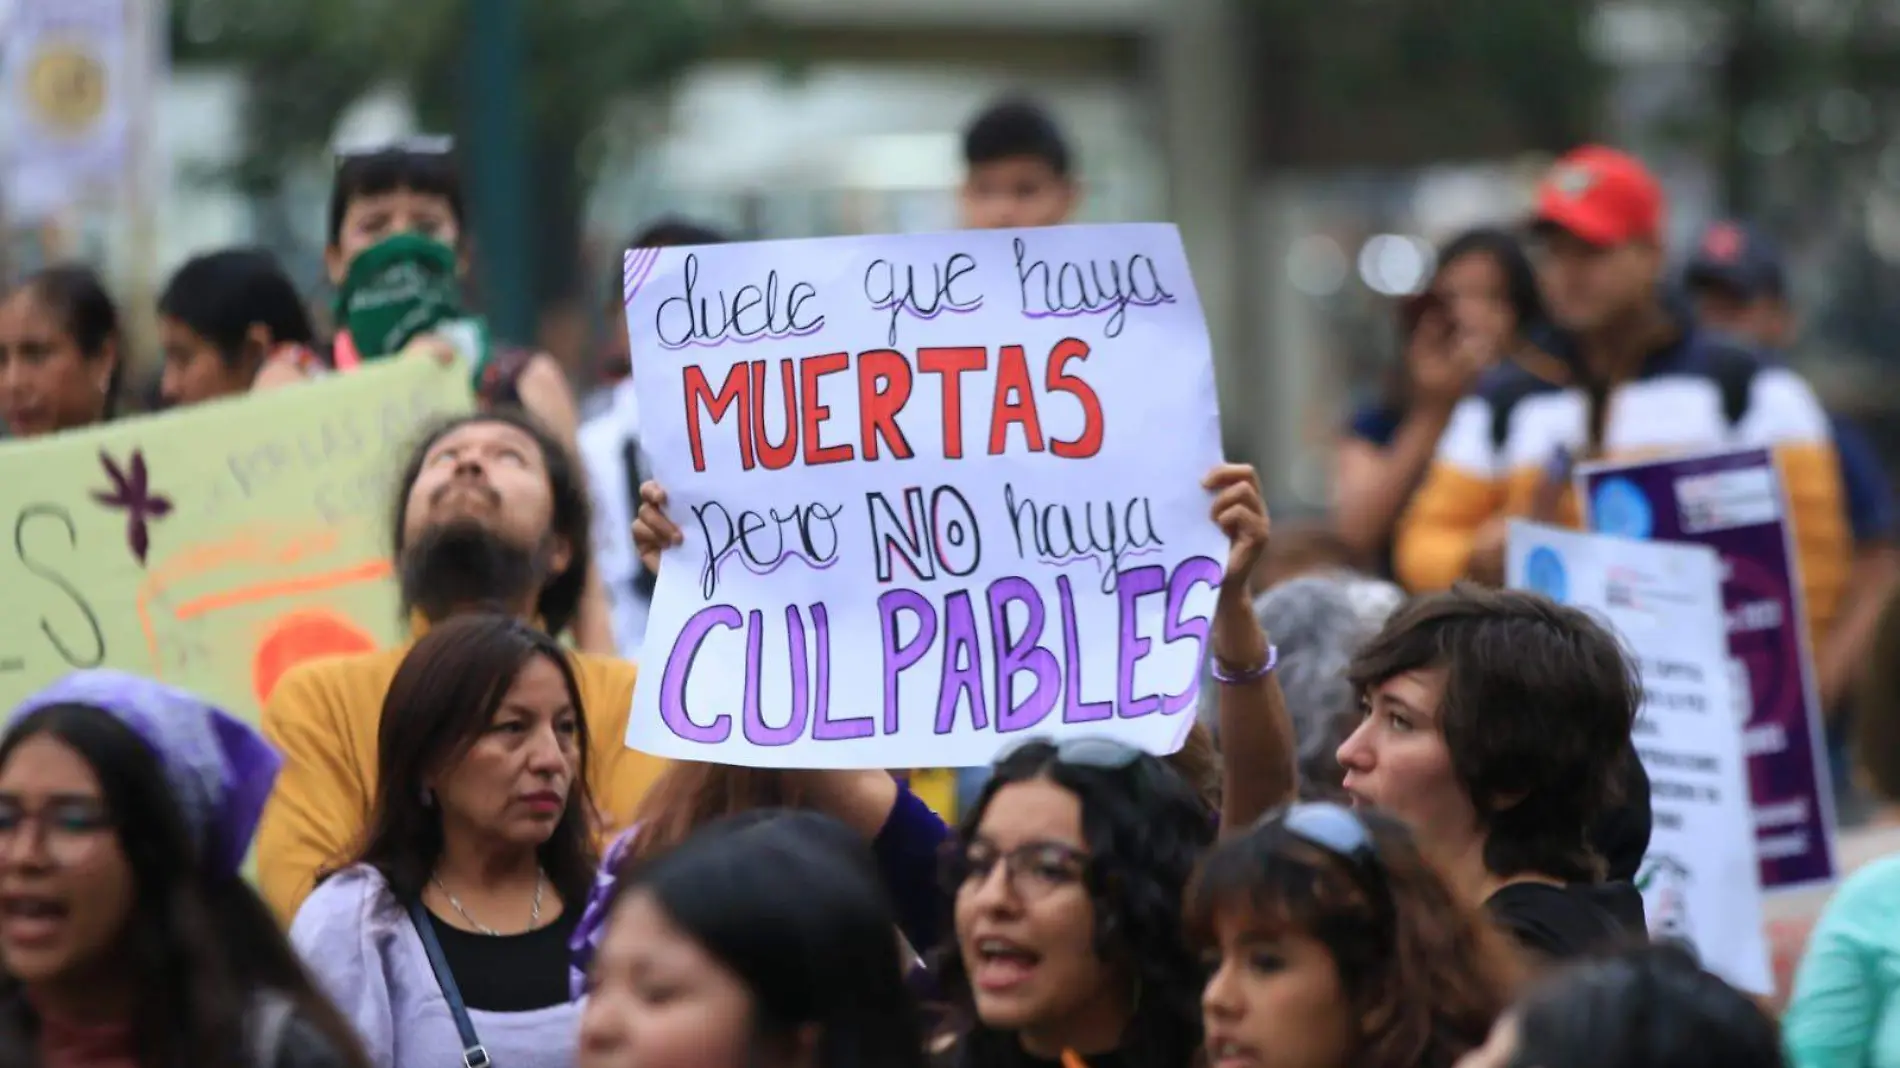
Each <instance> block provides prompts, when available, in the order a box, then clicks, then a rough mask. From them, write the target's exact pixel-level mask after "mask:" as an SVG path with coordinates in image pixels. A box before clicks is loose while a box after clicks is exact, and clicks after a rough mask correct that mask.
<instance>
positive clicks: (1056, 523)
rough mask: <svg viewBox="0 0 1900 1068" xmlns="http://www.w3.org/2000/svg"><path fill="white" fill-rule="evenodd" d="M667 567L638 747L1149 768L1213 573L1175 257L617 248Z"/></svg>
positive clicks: (1218, 545)
mask: <svg viewBox="0 0 1900 1068" xmlns="http://www.w3.org/2000/svg"><path fill="white" fill-rule="evenodd" d="M623 281H624V291H625V295H626V303H627V323H628V329H629V331H630V334H629V337H630V339H631V341H632V345H633V352H634V387H635V390H636V392H637V394H638V397H639V406H640V430H641V444H642V446H643V448H644V449H645V450H646V452H647V454H648V455H649V457H650V458H651V461H652V465H653V471H654V477H655V479H657V480H658V481H659V482H660V483H661V484H662V485H664V486H665V487H666V491H667V498H668V499H667V508H668V511H669V514H670V515H671V517H672V518H673V520H674V521H675V522H676V523H677V524H678V525H679V527H680V530H681V532H682V535H683V538H684V542H683V543H682V544H680V545H679V546H677V547H675V548H672V549H670V550H668V551H667V553H666V554H665V556H664V557H663V563H662V566H661V568H660V572H659V577H658V582H657V585H656V589H655V592H654V597H653V607H652V612H651V615H650V616H649V617H648V622H647V631H646V638H645V641H644V643H643V652H644V656H643V663H642V664H641V671H640V681H639V685H638V687H637V688H636V690H635V693H634V707H633V714H632V718H631V720H630V724H629V728H628V734H627V743H628V744H629V745H631V746H633V747H634V748H636V749H641V750H644V751H646V752H649V753H655V754H658V755H661V756H666V757H673V758H679V759H687V760H701V761H714V762H718V763H724V764H740V765H747V766H751V767H780V768H798V767H804V768H814V767H815V768H853V767H857V768H903V767H958V766H966V765H976V764H983V763H987V762H988V761H989V760H991V759H992V758H993V757H995V756H996V754H997V753H998V751H999V750H1001V749H1003V748H1005V747H1007V746H1009V745H1011V744H1013V743H1016V742H1018V741H1021V740H1024V739H1027V738H1033V737H1038V736H1057V737H1061V736H1077V735H1105V736H1108V737H1112V738H1115V739H1118V740H1120V741H1122V742H1124V743H1127V744H1129V745H1133V746H1139V747H1140V748H1143V749H1146V750H1149V751H1151V752H1156V753H1167V752H1172V751H1174V750H1175V749H1177V748H1179V746H1180V744H1181V741H1182V739H1183V737H1184V736H1185V734H1186V731H1187V728H1188V727H1189V726H1190V725H1191V724H1192V722H1193V720H1194V709H1195V704H1196V701H1195V696H1196V692H1197V690H1198V689H1199V686H1200V678H1201V674H1200V673H1201V664H1202V662H1203V660H1204V657H1205V646H1206V641H1207V635H1208V627H1209V621H1210V619H1211V618H1212V615H1213V610H1214V603H1215V599H1216V596H1217V592H1218V587H1219V584H1220V580H1221V575H1222V573H1223V568H1224V566H1225V562H1226V559H1227V544H1226V539H1225V538H1224V537H1223V536H1222V535H1221V533H1220V530H1219V528H1218V527H1216V526H1215V524H1214V522H1213V520H1212V518H1211V516H1210V515H1209V505H1210V503H1211V499H1210V497H1209V496H1208V492H1207V490H1206V489H1204V488H1203V486H1202V479H1203V478H1205V477H1206V475H1207V473H1208V471H1209V470H1211V469H1212V468H1213V467H1214V466H1215V465H1216V464H1218V463H1219V462H1220V459H1221V451H1220V435H1219V427H1218V425H1217V422H1218V415H1217V411H1216V408H1215V401H1214V374H1213V362H1212V357H1211V355H1210V352H1209V348H1208V341H1207V330H1206V325H1205V323H1204V322H1203V321H1202V318H1201V310H1200V303H1199V301H1198V300H1196V298H1195V294H1194V285H1193V280H1192V279H1191V278H1190V277H1189V275H1188V264H1187V257H1186V255H1185V254H1184V252H1183V251H1182V248H1181V240H1180V237H1179V235H1178V234H1177V233H1176V232H1175V229H1174V228H1173V227H1172V226H1155V225H1134V226H1069V227H1051V228H1048V229H1039V230H1017V231H1011V230H993V231H971V232H965V233H955V234H920V235H909V236H888V237H838V238H822V239H817V240H807V241H770V242H761V243H757V244H730V245H719V246H711V247H701V248H668V249H636V250H634V251H632V252H630V253H628V255H627V259H626V266H625V277H624V280H623Z"/></svg>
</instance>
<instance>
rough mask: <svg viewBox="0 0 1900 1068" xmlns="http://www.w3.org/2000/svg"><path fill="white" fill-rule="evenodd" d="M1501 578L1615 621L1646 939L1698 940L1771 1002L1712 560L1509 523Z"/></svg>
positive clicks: (1714, 966)
mask: <svg viewBox="0 0 1900 1068" xmlns="http://www.w3.org/2000/svg"><path fill="white" fill-rule="evenodd" d="M1505 567H1506V576H1507V579H1508V581H1509V584H1510V585H1511V586H1513V587H1516V588H1519V589H1528V590H1533V591H1535V592H1538V593H1542V594H1544V595H1545V596H1547V597H1549V598H1550V599H1552V600H1554V601H1559V602H1562V603H1564V604H1569V605H1574V606H1576V607H1578V608H1582V609H1584V610H1586V611H1588V612H1590V613H1591V614H1593V615H1595V616H1597V617H1598V618H1599V619H1601V620H1603V621H1604V622H1605V623H1607V624H1608V625H1609V626H1610V627H1612V628H1613V629H1614V630H1615V631H1616V633H1617V636H1618V637H1619V638H1620V639H1621V640H1622V643H1623V646H1624V649H1625V650H1626V652H1627V654H1628V655H1629V656H1630V657H1631V658H1633V659H1634V660H1635V662H1636V665H1637V667H1638V670H1639V671H1640V672H1641V674H1642V681H1643V705H1642V709H1641V710H1640V711H1639V713H1638V715H1637V720H1636V729H1635V733H1634V740H1635V743H1636V752H1637V755H1638V756H1639V757H1641V758H1642V761H1643V768H1644V769H1645V770H1646V771H1648V772H1649V783H1650V804H1651V811H1652V814H1653V825H1652V829H1651V831H1650V836H1649V850H1648V852H1647V853H1645V854H1644V856H1643V865H1642V867H1641V869H1639V871H1638V874H1637V880H1636V881H1637V886H1638V887H1639V888H1640V889H1641V890H1642V892H1643V910H1644V913H1645V915H1646V916H1647V917H1648V920H1649V930H1650V934H1651V935H1652V936H1653V937H1655V938H1657V939H1679V940H1682V941H1685V942H1688V943H1689V944H1690V945H1692V946H1694V947H1695V949H1696V952H1697V953H1698V954H1699V955H1700V956H1701V958H1702V962H1703V963H1704V964H1705V965H1707V966H1708V967H1709V968H1710V970H1712V971H1714V972H1715V973H1716V974H1718V975H1720V976H1722V977H1723V978H1724V979H1727V980H1728V981H1729V982H1731V983H1733V984H1735V985H1736V986H1739V987H1741V988H1742V989H1744V990H1750V991H1754V992H1755V993H1758V994H1768V993H1772V992H1773V990H1774V979H1773V975H1772V972H1771V970H1770V968H1769V956H1768V942H1767V936H1766V934H1765V931H1764V927H1763V924H1762V897H1761V881H1760V877H1759V875H1758V873H1757V871H1756V864H1755V831H1754V814H1753V809H1752V805H1751V802H1750V798H1749V792H1748V774H1747V769H1746V765H1745V761H1744V758H1743V756H1742V724H1741V719H1740V717H1738V716H1737V715H1736V714H1735V709H1736V703H1737V702H1736V695H1735V693H1734V692H1733V686H1732V680H1731V677H1730V672H1729V665H1728V649H1727V646H1726V643H1725V641H1724V639H1723V635H1722V619H1723V609H1722V593H1721V573H1720V572H1721V563H1720V560H1719V559H1718V557H1717V556H1716V554H1715V552H1714V551H1713V550H1711V549H1708V548H1706V547H1704V546H1699V545H1668V544H1644V543H1641V542H1632V541H1628V540H1626V539H1623V538H1612V537H1605V536H1603V535H1599V534H1580V533H1577V532H1575V531H1568V530H1559V529H1557V528H1554V527H1547V526H1542V525H1539V524H1535V523H1525V522H1513V523H1512V524H1511V528H1510V543H1509V550H1508V552H1507V554H1506V558H1505Z"/></svg>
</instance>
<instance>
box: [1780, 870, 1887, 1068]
mask: <svg viewBox="0 0 1900 1068" xmlns="http://www.w3.org/2000/svg"><path fill="white" fill-rule="evenodd" d="M1782 1036H1783V1040H1784V1041H1785V1042H1786V1043H1787V1047H1788V1059H1789V1063H1790V1064H1792V1065H1793V1066H1794V1068H1900V856H1890V857H1885V858H1883V859H1881V860H1878V861H1875V862H1874V863H1872V864H1869V865H1867V866H1866V867H1864V868H1862V869H1861V870H1859V871H1857V872H1855V873H1854V874H1853V875H1851V876H1849V877H1848V879H1847V880H1846V881H1845V882H1843V883H1842V884H1841V888H1840V889H1839V890H1838V891H1836V892H1835V894H1834V897H1833V899H1832V900H1830V901H1829V902H1828V903H1827V908H1826V909H1825V910H1823V911H1822V913H1821V919H1820V922H1819V923H1817V924H1816V925H1815V927H1814V934H1813V935H1812V936H1811V937H1810V938H1809V941H1808V950H1807V954H1806V955H1805V956H1803V957H1802V958H1801V967H1800V969H1799V970H1798V971H1796V972H1795V979H1794V997H1793V1000H1792V1001H1790V1003H1789V1005H1788V1011H1787V1014H1786V1015H1785V1016H1784V1017H1783V1018H1782Z"/></svg>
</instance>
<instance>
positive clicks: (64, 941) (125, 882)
mask: <svg viewBox="0 0 1900 1068" xmlns="http://www.w3.org/2000/svg"><path fill="white" fill-rule="evenodd" d="M279 763H280V761H279V758H278V756H277V754H276V753H275V752H274V751H272V750H271V748H270V746H269V745H268V744H266V743H265V741H264V739H263V738H262V737H261V736H259V735H258V734H257V732H256V731H254V730H252V729H251V728H250V727H249V726H247V725H246V724H244V723H242V722H240V721H238V720H236V719H234V718H232V717H231V716H229V715H226V714H225V713H224V712H222V711H220V710H218V709H215V708H213V707H211V706H210V705H208V704H206V703H205V702H203V701H202V700H199V699H198V698H196V697H194V696H192V695H191V694H188V693H185V692H184V691H182V690H177V689H173V688H171V687H169V686H165V685H163V684H161V683H157V682H153V681H152V680H150V679H144V678H139V677H137V676H134V675H127V674H123V673H120V672H117V671H80V672H76V673H74V674H72V675H68V676H67V677H66V678H64V679H61V680H60V681H59V682H56V683H54V684H53V685H52V686H51V687H49V688H47V689H45V690H42V691H40V692H39V693H37V694H35V695H33V696H32V697H29V698H28V699H27V700H26V701H25V703H23V704H21V705H20V706H19V707H18V708H17V709H15V710H14V712H13V715H12V719H11V721H10V723H9V725H8V727H7V731H6V735H5V737H4V738H3V739H0V1064H5V1065H8V1066H38V1068H160V1066H166V1068H169V1066H173V1065H203V1066H206V1068H363V1066H364V1065H365V1063H366V1062H365V1061H364V1060H363V1054H362V1052H361V1050H359V1049H358V1047H357V1043H356V1038H355V1036H354V1035H353V1034H351V1032H350V1028H349V1025H348V1024H347V1023H346V1022H345V1021H344V1020H343V1018H342V1017H340V1016H339V1015H338V1014H337V1011H336V1009H335V1008H334V1007H332V1006H331V1005H330V1003H329V1002H328V1001H326V1000H325V999H324V997H323V995H322V994H321V993H319V992H318V991H317V988H316V986H315V985H314V984H313V983H312V982H311V980H310V977H309V975H307V974H306V973H305V972H304V970H303V968H302V967H301V966H300V965H299V963H298V961H297V955H296V953H295V952H294V951H292V949H291V948H290V943H289V942H288V941H286V940H285V938H284V935H283V932H282V931H281V930H280V929H279V928H278V926H277V921H276V920H275V919H274V918H273V917H272V916H271V913H270V910H269V909H268V908H267V907H266V906H265V904H264V901H263V899H262V898H260V897H259V896H258V895H257V892H256V891H255V890H253V889H252V888H251V887H250V885H249V884H248V883H246V882H245V881H244V878H243V876H242V875H240V874H239V872H238V868H239V866H240V865H241V864H242V863H243V860H244V854H245V853H246V851H248V850H249V849H250V846H251V834H252V832H253V831H254V830H255V829H256V827H257V818H258V813H259V812H260V811H262V809H263V807H264V798H265V796H266V795H267V794H269V793H270V789H271V784H272V783H273V782H274V781H275V780H276V778H277V770H278V766H279Z"/></svg>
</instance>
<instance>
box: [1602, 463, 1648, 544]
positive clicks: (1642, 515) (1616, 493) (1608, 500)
mask: <svg viewBox="0 0 1900 1068" xmlns="http://www.w3.org/2000/svg"><path fill="white" fill-rule="evenodd" d="M1590 513H1591V517H1590V518H1591V525H1592V526H1594V527H1596V529H1597V532H1598V533H1600V534H1615V535H1617V536H1619V537H1624V538H1647V537H1649V536H1650V534H1651V533H1653V532H1654V530H1655V525H1656V515H1655V513H1654V512H1652V511H1651V510H1650V507H1649V498H1648V497H1645V496H1644V495H1643V491H1642V490H1640V489H1637V488H1636V484H1635V483H1634V482H1631V481H1630V480H1629V479H1626V478H1612V479H1606V480H1605V481H1604V482H1603V483H1602V484H1601V485H1599V486H1597V491H1596V496H1594V497H1593V498H1591V500H1590Z"/></svg>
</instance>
